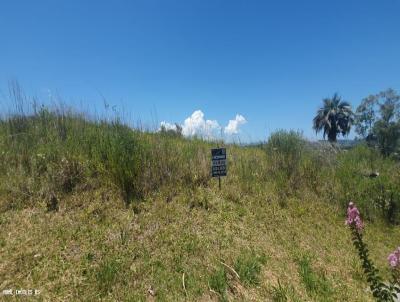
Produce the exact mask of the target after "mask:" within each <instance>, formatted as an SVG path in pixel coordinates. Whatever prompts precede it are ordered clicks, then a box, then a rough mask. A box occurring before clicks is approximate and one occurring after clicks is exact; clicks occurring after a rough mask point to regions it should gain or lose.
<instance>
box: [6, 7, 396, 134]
mask: <svg viewBox="0 0 400 302" xmlns="http://www.w3.org/2000/svg"><path fill="white" fill-rule="evenodd" d="M399 16H400V0H381V1H376V0H364V1H351V0H347V1H322V0H318V1H306V0H305V1H266V0H264V1H256V0H251V1H220V0H198V1H197V0H196V1H195V0H179V1H174V0H171V1H168V0H163V1H161V0H160V1H156V0H143V1H134V0H132V1H75V0H69V1H53V0H52V1H40V0H38V1H28V0H26V1H18V0H13V1H2V2H1V4H0V37H1V43H0V101H1V104H2V107H1V110H5V109H4V108H5V107H6V106H7V104H6V103H7V101H6V96H7V93H8V92H7V91H8V90H7V83H8V81H9V80H11V79H17V80H18V81H19V82H20V84H21V85H22V86H23V87H24V89H25V91H26V92H27V94H30V95H36V96H38V97H40V98H41V99H42V100H43V101H45V102H46V101H48V98H49V94H51V95H60V96H62V97H63V100H64V101H65V102H66V103H68V104H71V105H73V106H76V107H78V108H82V109H83V110H89V111H98V112H101V111H102V110H103V109H104V105H103V97H105V98H106V99H107V102H108V103H109V104H111V105H116V106H117V107H116V108H117V109H118V110H120V111H125V112H126V115H127V116H129V118H130V119H133V120H136V121H139V120H140V121H141V122H142V123H143V124H146V125H148V126H149V127H157V126H158V125H159V123H160V122H162V121H166V122H170V123H172V122H178V123H180V124H184V121H185V119H187V118H188V117H190V116H191V115H192V113H193V112H195V111H196V110H201V112H202V113H203V115H204V116H203V117H204V119H208V120H210V121H217V123H218V124H219V125H220V126H222V127H225V126H227V125H228V123H229V120H234V118H235V117H236V115H237V114H239V115H241V116H242V117H244V118H245V119H246V121H247V123H245V124H243V123H242V124H241V125H239V126H240V128H239V129H240V134H239V137H240V138H241V140H243V141H257V140H264V139H266V138H267V136H268V135H269V134H270V133H271V131H273V130H275V129H279V128H284V129H300V130H302V131H303V132H304V134H305V135H306V136H307V137H309V138H312V139H315V138H316V136H315V134H314V132H313V130H312V117H313V115H314V114H315V111H316V110H317V109H318V107H319V106H320V105H321V99H322V98H324V97H328V96H331V95H332V94H333V93H334V92H338V93H339V94H341V95H342V96H343V98H344V99H346V100H348V101H350V102H351V103H352V104H353V106H356V105H357V104H358V103H359V102H360V100H361V99H362V98H363V97H365V96H367V95H369V94H371V93H376V92H379V91H381V90H383V89H386V88H389V87H392V88H394V89H396V90H400V23H399Z"/></svg>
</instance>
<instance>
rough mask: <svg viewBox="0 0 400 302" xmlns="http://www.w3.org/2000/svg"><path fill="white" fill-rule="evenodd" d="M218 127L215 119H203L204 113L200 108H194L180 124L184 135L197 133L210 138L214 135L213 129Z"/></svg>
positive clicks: (215, 129)
mask: <svg viewBox="0 0 400 302" xmlns="http://www.w3.org/2000/svg"><path fill="white" fill-rule="evenodd" d="M220 128H221V127H220V126H219V124H218V122H217V121H215V120H206V119H204V113H203V112H202V111H201V110H196V111H194V112H193V113H192V115H191V116H189V117H188V118H187V119H185V122H184V123H183V125H182V134H183V135H185V136H194V135H199V136H204V137H207V138H211V137H213V136H214V134H215V131H217V130H218V129H220Z"/></svg>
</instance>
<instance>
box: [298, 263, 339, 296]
mask: <svg viewBox="0 0 400 302" xmlns="http://www.w3.org/2000/svg"><path fill="white" fill-rule="evenodd" d="M297 264H298V273H299V275H300V278H301V281H302V283H303V285H304V287H305V289H306V291H307V292H308V293H309V294H310V295H311V296H315V295H317V296H329V295H331V294H332V288H331V285H330V283H329V281H328V280H327V279H326V277H325V275H324V274H322V273H316V272H315V271H314V270H313V268H312V266H311V259H310V257H309V256H307V255H303V256H302V257H301V258H300V259H298V260H297Z"/></svg>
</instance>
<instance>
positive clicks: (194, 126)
mask: <svg viewBox="0 0 400 302" xmlns="http://www.w3.org/2000/svg"><path fill="white" fill-rule="evenodd" d="M245 123H247V121H246V119H245V118H244V117H243V116H242V115H240V114H237V115H236V117H235V119H233V120H229V123H228V125H227V126H226V127H225V128H224V133H225V134H227V135H233V134H237V133H239V127H240V126H241V125H243V124H245ZM162 126H163V127H165V129H166V130H176V124H171V123H168V122H165V121H163V122H161V124H160V129H161V127H162ZM181 127H182V134H183V135H184V136H188V137H191V136H195V135H198V136H201V137H204V138H207V139H210V138H214V137H218V136H219V135H220V133H221V132H220V131H221V130H222V127H221V126H220V125H219V123H218V122H217V121H216V120H207V119H205V118H204V113H203V112H202V111H201V110H196V111H194V112H193V113H192V115H191V116H189V117H188V118H186V119H185V121H184V122H183V124H182V125H181ZM160 129H159V130H160Z"/></svg>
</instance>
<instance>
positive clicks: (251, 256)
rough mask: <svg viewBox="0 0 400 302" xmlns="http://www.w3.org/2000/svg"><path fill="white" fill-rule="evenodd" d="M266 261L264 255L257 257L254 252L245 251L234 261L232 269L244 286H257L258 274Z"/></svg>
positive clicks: (258, 281)
mask: <svg viewBox="0 0 400 302" xmlns="http://www.w3.org/2000/svg"><path fill="white" fill-rule="evenodd" d="M266 260H267V258H266V256H265V255H258V254H256V253H255V252H254V251H245V252H242V253H241V254H240V256H239V257H238V258H237V259H236V262H235V266H234V268H235V270H236V272H237V273H238V274H239V276H240V280H241V281H242V282H243V283H244V284H245V285H248V286H251V285H258V284H259V283H260V279H259V274H260V272H261V268H262V265H263V264H265V263H266Z"/></svg>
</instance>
